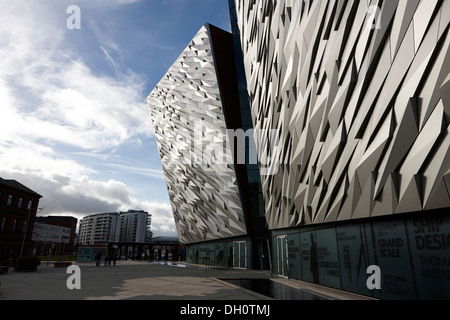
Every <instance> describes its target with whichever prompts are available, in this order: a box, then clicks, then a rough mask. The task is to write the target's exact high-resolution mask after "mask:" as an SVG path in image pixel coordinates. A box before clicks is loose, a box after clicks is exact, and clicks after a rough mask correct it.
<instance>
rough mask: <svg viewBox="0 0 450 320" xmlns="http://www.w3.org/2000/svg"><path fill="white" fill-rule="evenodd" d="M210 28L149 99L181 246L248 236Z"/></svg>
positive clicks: (175, 65) (196, 40)
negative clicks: (230, 148) (228, 147)
mask: <svg viewBox="0 0 450 320" xmlns="http://www.w3.org/2000/svg"><path fill="white" fill-rule="evenodd" d="M211 28H212V26H210V25H208V24H206V25H205V26H203V27H202V28H201V29H200V31H199V32H198V34H197V35H196V36H195V37H194V39H193V40H192V41H191V43H190V44H189V45H188V47H187V48H186V49H185V50H184V51H183V53H182V54H181V56H180V57H179V58H178V59H177V61H176V62H175V63H174V64H173V66H172V67H171V68H170V69H169V71H168V72H167V74H166V75H165V76H164V77H163V79H162V80H161V82H160V83H159V84H158V85H157V86H156V88H155V89H154V90H153V92H152V93H151V94H150V95H149V97H148V106H149V108H150V114H151V118H152V122H153V127H154V130H155V135H156V140H157V142H158V146H159V151H160V156H161V160H162V164H163V169H164V173H165V177H166V182H167V187H168V191H169V197H170V200H171V204H172V209H173V214H174V218H175V223H176V226H177V231H178V235H179V239H180V242H182V243H195V242H202V241H206V240H216V239H222V238H229V237H235V236H241V235H246V234H247V229H246V225H245V217H244V212H243V209H242V208H243V205H242V203H241V198H240V193H239V187H238V182H237V176H236V170H235V166H234V162H233V158H232V156H231V153H230V152H229V151H227V150H226V146H227V145H228V144H227V141H226V137H227V129H228V128H227V123H226V119H225V115H224V109H223V103H222V98H223V97H222V96H221V94H222V93H221V92H220V84H219V82H218V81H219V80H218V74H217V70H216V63H215V55H214V52H213V51H214V48H213V45H212V42H213V41H212V38H211ZM229 36H230V40H231V34H230V35H229Z"/></svg>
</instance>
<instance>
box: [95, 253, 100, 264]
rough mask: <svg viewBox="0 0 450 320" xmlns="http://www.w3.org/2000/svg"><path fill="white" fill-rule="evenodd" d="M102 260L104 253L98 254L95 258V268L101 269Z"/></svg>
mask: <svg viewBox="0 0 450 320" xmlns="http://www.w3.org/2000/svg"><path fill="white" fill-rule="evenodd" d="M101 258H102V253H101V252H97V255H96V256H95V266H96V267H100V259H101Z"/></svg>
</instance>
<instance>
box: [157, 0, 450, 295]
mask: <svg viewBox="0 0 450 320" xmlns="http://www.w3.org/2000/svg"><path fill="white" fill-rule="evenodd" d="M229 3H230V17H231V27H232V33H228V32H225V31H223V30H219V29H217V28H216V27H214V26H211V25H209V24H206V25H205V26H203V27H202V28H201V29H200V31H199V33H198V34H197V35H196V36H195V37H194V39H193V40H192V41H191V42H190V43H189V45H188V47H187V48H186V49H185V51H184V52H183V53H182V54H181V56H180V57H179V59H178V60H177V61H176V62H175V63H174V65H173V66H172V67H170V69H169V71H168V72H167V74H166V75H165V76H164V78H163V79H162V80H161V82H160V83H159V84H158V85H157V86H156V88H155V89H154V90H153V91H152V93H151V94H150V96H149V97H148V105H149V109H150V113H151V118H152V121H153V126H154V128H155V134H156V138H157V141H158V146H159V150H160V155H161V160H162V164H163V168H164V172H165V175H166V181H167V187H168V192H169V196H170V199H171V203H172V208H173V213H174V218H175V222H176V225H177V229H178V233H179V237H180V241H181V242H183V243H185V244H186V245H187V248H188V250H187V257H186V258H187V260H188V262H192V263H197V264H210V265H216V266H224V267H225V266H228V267H234V268H252V269H269V268H270V270H271V272H272V274H274V275H276V276H280V277H286V278H291V279H296V280H300V281H305V282H310V283H315V284H318V285H322V286H326V287H331V288H335V289H340V290H344V291H348V292H353V293H357V294H361V295H365V296H369V297H374V298H379V299H387V300H391V299H392V300H398V299H410V300H411V299H412V300H425V299H449V298H450V51H449V48H450V34H449V21H450V1H449V0H444V1H438V0H431V1H430V0H426V1H425V0H408V1H406V0H393V1H377V0H370V1H356V0H349V1H339V0H323V1H289V0H261V1H248V0H230V1H229ZM372 266H377V267H378V269H377V270H379V272H378V273H377V274H376V276H377V277H372V274H371V271H370V272H369V270H372V268H370V267H372ZM368 279H369V280H370V281H372V280H371V279H375V280H374V281H375V282H379V283H378V285H377V286H371V285H370V283H369V281H368Z"/></svg>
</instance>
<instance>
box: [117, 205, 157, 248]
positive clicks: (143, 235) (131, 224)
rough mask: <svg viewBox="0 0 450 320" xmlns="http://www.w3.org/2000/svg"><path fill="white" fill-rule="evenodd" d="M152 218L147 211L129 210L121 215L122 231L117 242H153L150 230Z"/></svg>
mask: <svg viewBox="0 0 450 320" xmlns="http://www.w3.org/2000/svg"><path fill="white" fill-rule="evenodd" d="M151 218H152V216H151V215H150V214H148V212H145V211H134V210H129V211H127V212H121V213H120V214H119V220H120V229H119V230H120V231H119V239H118V241H117V242H121V243H149V242H150V241H151V240H152V232H151V230H150V227H151V224H152V221H151Z"/></svg>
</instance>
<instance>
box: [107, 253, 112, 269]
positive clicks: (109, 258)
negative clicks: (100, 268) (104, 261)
mask: <svg viewBox="0 0 450 320" xmlns="http://www.w3.org/2000/svg"><path fill="white" fill-rule="evenodd" d="M111 260H112V254H110V255H109V256H108V267H109V266H111Z"/></svg>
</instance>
